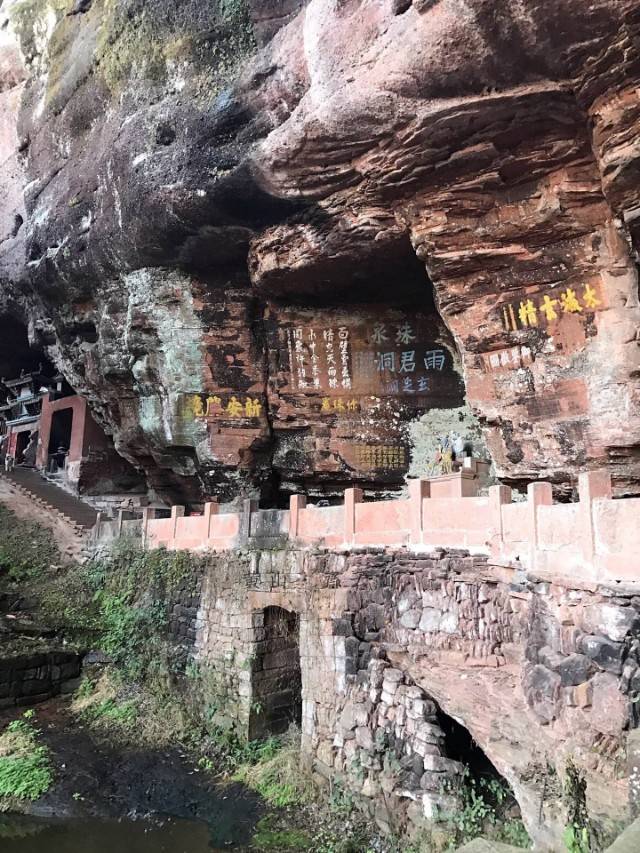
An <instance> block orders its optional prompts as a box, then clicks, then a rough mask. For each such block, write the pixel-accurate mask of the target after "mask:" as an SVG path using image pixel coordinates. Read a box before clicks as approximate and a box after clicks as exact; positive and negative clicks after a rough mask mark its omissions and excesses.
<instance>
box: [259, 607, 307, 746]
mask: <svg viewBox="0 0 640 853" xmlns="http://www.w3.org/2000/svg"><path fill="white" fill-rule="evenodd" d="M260 615H261V617H262V618H261V619H260V618H258V619H256V618H255V616H254V624H256V623H258V624H256V628H255V630H256V641H255V653H254V656H253V660H252V666H251V681H252V685H251V686H252V695H251V709H250V714H249V738H250V740H256V739H262V738H266V737H269V736H271V735H280V734H284V733H285V732H286V731H287V730H288V729H289V727H290V726H292V725H294V726H298V727H299V726H300V724H301V722H302V673H301V666H300V617H299V615H298V614H297V613H295V612H293V611H291V610H285V609H284V608H282V607H277V606H269V607H265V608H264V610H263V611H262V613H261V614H258V617H259V616H260ZM260 621H261V622H262V625H260V624H259V622H260Z"/></svg>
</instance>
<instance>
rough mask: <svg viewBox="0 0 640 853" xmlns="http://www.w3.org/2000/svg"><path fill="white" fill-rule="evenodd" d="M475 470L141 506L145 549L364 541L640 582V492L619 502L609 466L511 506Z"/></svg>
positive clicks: (590, 578)
mask: <svg viewBox="0 0 640 853" xmlns="http://www.w3.org/2000/svg"><path fill="white" fill-rule="evenodd" d="M479 482H480V481H479V479H478V477H477V476H476V472H475V469H474V468H471V469H470V470H469V469H463V470H462V471H459V472H457V473H454V474H451V475H448V476H444V477H437V478H433V479H420V480H411V481H410V482H409V497H408V498H402V499H396V500H384V501H372V502H364V501H363V493H362V491H361V490H360V489H358V488H351V489H347V490H346V491H345V496H344V503H343V505H342V506H329V507H320V506H313V505H307V502H306V498H305V497H304V496H302V495H294V496H293V497H292V498H291V500H290V508H289V510H259V509H258V505H257V502H256V501H252V500H247V501H245V503H244V508H243V511H242V512H221V511H220V509H221V508H220V507H219V506H218V504H217V503H213V502H212V503H207V504H205V508H204V513H203V514H202V515H197V516H193V515H190V516H185V510H184V507H181V506H174V507H173V508H172V510H171V516H170V517H169V518H156V517H154V515H155V510H153V509H145V510H143V518H142V525H141V526H142V535H143V538H144V541H145V543H146V545H147V547H159V546H164V547H166V548H169V549H176V550H185V549H186V550H206V549H211V550H228V549H233V548H238V547H243V546H246V545H247V544H252V545H255V546H262V547H274V546H278V545H280V546H283V545H284V544H286V543H287V542H291V543H293V544H295V545H296V546H298V547H316V548H317V547H320V548H322V547H324V548H331V549H336V550H348V549H351V548H354V547H363V546H388V547H393V548H398V547H407V548H411V549H414V550H431V549H433V548H437V547H443V548H465V549H468V550H469V551H471V552H472V553H483V554H488V555H489V557H490V558H491V560H492V563H493V564H494V565H498V566H499V565H505V566H509V567H510V568H514V567H515V568H518V567H522V569H523V570H526V571H529V572H535V573H536V574H537V575H538V576H540V577H553V578H555V579H556V580H557V579H558V578H562V577H566V578H567V579H570V580H571V581H572V583H573V582H575V580H576V579H580V580H581V581H583V582H584V583H587V584H589V583H601V582H613V583H626V584H628V583H630V582H637V583H638V584H639V585H640V524H639V521H640V498H628V499H624V500H613V499H612V494H611V478H610V476H609V474H608V473H607V472H604V471H591V472H587V473H584V474H581V475H580V477H579V486H578V493H579V501H578V502H577V503H566V504H554V503H553V500H552V491H551V485H550V484H549V483H532V484H530V485H529V488H528V495H527V500H526V501H519V502H515V503H514V502H512V498H511V490H510V489H509V488H508V487H506V486H491V487H490V488H489V489H488V494H487V495H486V496H479V495H478V494H477V492H478V487H479Z"/></svg>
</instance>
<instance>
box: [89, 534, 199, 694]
mask: <svg viewBox="0 0 640 853" xmlns="http://www.w3.org/2000/svg"><path fill="white" fill-rule="evenodd" d="M197 561H198V558H197V557H194V556H193V555H191V554H190V553H189V552H188V551H165V550H163V549H157V550H153V551H145V550H143V549H142V548H141V547H139V546H138V545H136V544H133V543H131V542H128V541H126V540H123V541H121V542H119V543H117V544H116V545H115V546H114V547H113V549H112V550H111V551H110V552H109V554H108V555H107V556H106V557H104V558H102V559H101V560H99V561H98V560H96V561H94V562H93V563H91V564H90V565H89V566H88V568H87V572H88V575H89V577H90V578H91V583H92V585H93V587H94V590H95V591H94V595H93V600H94V603H95V604H96V606H97V610H98V615H97V622H98V625H99V634H100V636H99V640H98V642H99V643H100V646H101V647H102V648H103V649H104V651H105V652H106V653H107V654H108V655H109V656H110V657H112V658H113V660H114V661H115V663H116V664H117V666H118V667H119V668H120V670H121V671H122V672H123V674H124V675H125V677H127V678H129V679H131V680H134V681H145V680H150V679H154V678H159V679H162V678H168V677H170V676H171V674H172V671H173V670H174V669H175V661H173V660H172V652H171V648H170V646H169V644H168V642H167V632H168V629H169V620H170V608H171V606H172V603H173V598H174V596H175V595H176V593H177V591H178V590H179V589H180V588H182V587H183V586H185V585H188V584H190V583H192V582H193V580H194V579H195V577H196V573H197Z"/></svg>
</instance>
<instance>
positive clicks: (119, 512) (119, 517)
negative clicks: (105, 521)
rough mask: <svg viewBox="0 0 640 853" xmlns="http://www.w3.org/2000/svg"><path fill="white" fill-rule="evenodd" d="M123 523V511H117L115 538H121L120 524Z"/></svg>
mask: <svg viewBox="0 0 640 853" xmlns="http://www.w3.org/2000/svg"><path fill="white" fill-rule="evenodd" d="M123 521H124V510H123V509H119V510H118V519H117V521H116V536H118V537H120V536H122V522H123Z"/></svg>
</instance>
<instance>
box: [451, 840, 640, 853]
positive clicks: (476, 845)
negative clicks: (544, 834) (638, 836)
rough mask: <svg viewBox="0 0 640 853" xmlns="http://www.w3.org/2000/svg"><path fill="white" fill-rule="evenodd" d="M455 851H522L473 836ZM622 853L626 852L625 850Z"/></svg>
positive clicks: (496, 852) (471, 852)
mask: <svg viewBox="0 0 640 853" xmlns="http://www.w3.org/2000/svg"><path fill="white" fill-rule="evenodd" d="M629 849H631V848H629ZM456 853H522V848H521V847H512V846H511V845H510V844H503V843H502V842H501V841H489V840H488V839H486V838H474V840H473V841H470V842H469V843H468V844H465V845H464V847H458V849H457V850H456ZM624 853H626V850H625V851H624ZM636 853H637V851H636Z"/></svg>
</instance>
